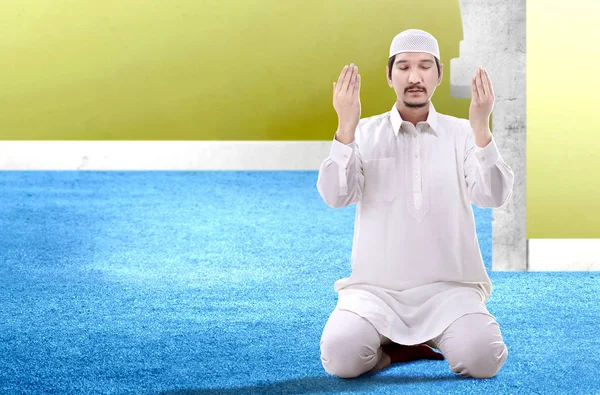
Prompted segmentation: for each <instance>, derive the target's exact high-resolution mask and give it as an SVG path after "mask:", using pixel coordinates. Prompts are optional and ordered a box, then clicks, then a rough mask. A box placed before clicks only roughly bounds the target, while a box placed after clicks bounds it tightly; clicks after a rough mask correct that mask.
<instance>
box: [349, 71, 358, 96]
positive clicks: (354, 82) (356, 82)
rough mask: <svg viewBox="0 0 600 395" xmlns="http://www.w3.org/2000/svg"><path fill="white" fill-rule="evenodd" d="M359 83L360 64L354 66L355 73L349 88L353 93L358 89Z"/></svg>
mask: <svg viewBox="0 0 600 395" xmlns="http://www.w3.org/2000/svg"><path fill="white" fill-rule="evenodd" d="M357 84H358V66H354V73H353V74H352V87H351V89H349V91H350V93H351V94H354V92H355V91H356V85H357Z"/></svg>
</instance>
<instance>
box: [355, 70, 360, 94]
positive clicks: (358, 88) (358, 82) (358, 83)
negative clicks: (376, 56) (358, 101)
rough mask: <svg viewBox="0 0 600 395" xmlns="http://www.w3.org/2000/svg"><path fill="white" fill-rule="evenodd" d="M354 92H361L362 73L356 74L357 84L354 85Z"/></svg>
mask: <svg viewBox="0 0 600 395" xmlns="http://www.w3.org/2000/svg"><path fill="white" fill-rule="evenodd" d="M354 94H356V95H357V96H358V94H360V74H357V75H356V84H355V85H354Z"/></svg>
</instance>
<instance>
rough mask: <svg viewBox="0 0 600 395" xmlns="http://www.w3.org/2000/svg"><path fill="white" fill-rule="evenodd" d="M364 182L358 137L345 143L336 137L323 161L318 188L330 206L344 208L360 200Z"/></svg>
mask: <svg viewBox="0 0 600 395" xmlns="http://www.w3.org/2000/svg"><path fill="white" fill-rule="evenodd" d="M363 184H364V175H363V172H362V159H361V156H360V151H359V148H358V145H357V143H356V139H355V140H354V141H353V142H352V143H350V144H344V143H341V142H340V141H338V140H337V139H336V138H335V137H334V139H333V143H332V145H331V151H330V152H329V156H328V157H327V158H325V160H324V161H323V162H322V163H321V166H320V168H319V176H318V180H317V190H318V191H319V194H320V195H321V198H322V199H323V200H324V201H325V203H327V205H328V206H330V207H333V208H342V207H346V206H349V205H352V204H356V203H358V202H359V201H360V198H361V196H362V190H363Z"/></svg>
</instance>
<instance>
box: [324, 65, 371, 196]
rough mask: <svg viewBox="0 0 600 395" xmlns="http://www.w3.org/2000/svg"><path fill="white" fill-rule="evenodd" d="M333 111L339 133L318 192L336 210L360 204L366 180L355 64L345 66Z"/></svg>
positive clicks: (337, 85) (340, 77)
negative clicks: (359, 140) (358, 137)
mask: <svg viewBox="0 0 600 395" xmlns="http://www.w3.org/2000/svg"><path fill="white" fill-rule="evenodd" d="M333 108H335V111H336V113H337V115H338V130H337V131H336V132H335V138H334V140H333V145H332V146H331V151H330V153H329V156H328V157H327V158H326V159H325V160H324V161H323V163H321V167H320V168H319V179H318V181H317V189H318V191H319V194H320V195H321V197H322V198H323V200H324V201H325V203H327V205H329V206H330V207H333V208H341V207H346V206H349V205H351V204H354V203H358V202H359V201H360V198H361V196H362V190H363V183H364V176H363V172H362V160H361V158H360V152H359V149H358V145H357V144H356V141H355V137H356V132H357V129H358V128H359V123H360V74H358V67H357V66H355V65H354V63H352V64H350V67H348V66H347V65H346V66H344V69H343V70H342V72H341V73H340V76H339V78H338V80H337V82H334V83H333Z"/></svg>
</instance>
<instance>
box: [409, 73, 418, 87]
mask: <svg viewBox="0 0 600 395" xmlns="http://www.w3.org/2000/svg"><path fill="white" fill-rule="evenodd" d="M419 82H421V78H420V77H419V74H418V73H417V72H416V71H411V72H410V74H409V75H408V83H409V84H411V85H412V84H418V83H419Z"/></svg>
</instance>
